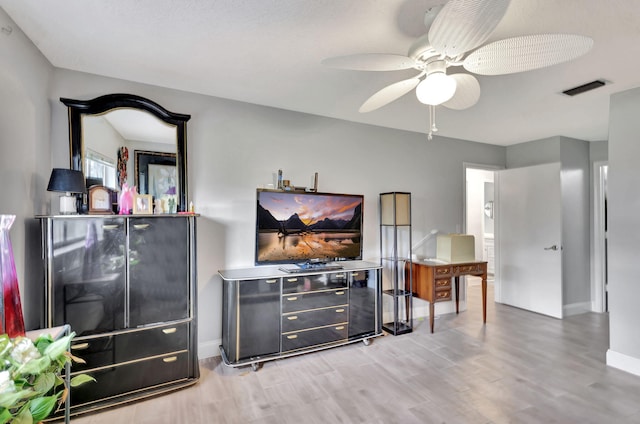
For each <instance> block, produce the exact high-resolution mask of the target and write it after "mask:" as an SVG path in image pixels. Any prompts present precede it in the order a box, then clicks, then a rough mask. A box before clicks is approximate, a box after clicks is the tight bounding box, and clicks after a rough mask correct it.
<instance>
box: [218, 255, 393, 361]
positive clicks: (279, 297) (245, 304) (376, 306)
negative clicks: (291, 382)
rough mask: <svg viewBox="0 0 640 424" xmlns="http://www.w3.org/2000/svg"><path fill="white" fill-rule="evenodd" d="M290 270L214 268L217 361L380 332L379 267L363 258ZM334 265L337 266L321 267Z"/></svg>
mask: <svg viewBox="0 0 640 424" xmlns="http://www.w3.org/2000/svg"><path fill="white" fill-rule="evenodd" d="M319 266H322V267H323V268H317V267H316V265H315V264H314V265H313V266H312V267H310V268H300V267H296V268H295V269H296V271H294V272H296V274H291V273H290V272H291V271H290V269H294V268H293V267H291V268H287V269H286V270H284V271H283V270H282V269H278V268H277V267H275V266H264V267H255V268H247V269H236V270H223V271H218V273H219V274H220V276H221V277H222V282H223V285H222V293H223V304H222V310H223V312H222V345H221V346H220V353H221V355H222V359H223V361H224V363H225V365H229V366H233V367H237V366H243V365H251V367H252V368H253V370H254V371H257V370H258V368H259V366H260V364H261V363H263V362H265V361H269V360H274V359H281V358H285V357H288V356H293V355H299V354H302V353H308V352H313V351H317V350H321V349H327V348H331V347H337V346H341V345H345V344H347V343H354V342H357V341H362V342H363V343H364V344H365V345H368V344H369V342H370V339H372V338H374V337H377V336H380V335H382V320H381V316H382V308H381V305H382V303H381V296H382V292H381V285H380V269H381V267H380V265H379V264H375V263H370V262H364V261H344V262H343V263H341V264H339V265H334V264H323V265H319ZM332 266H339V267H340V269H339V270H335V269H334V270H331V269H330V270H327V268H326V267H332Z"/></svg>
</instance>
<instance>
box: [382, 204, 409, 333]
mask: <svg viewBox="0 0 640 424" xmlns="http://www.w3.org/2000/svg"><path fill="white" fill-rule="evenodd" d="M411 244H412V243H411V193H406V192H389V193H381V194H380V258H381V265H382V293H383V298H382V308H383V312H382V314H383V324H382V329H383V330H385V331H386V332H388V333H391V334H393V335H394V336H397V335H400V334H405V333H410V332H411V331H413V295H412V293H413V275H412V267H411Z"/></svg>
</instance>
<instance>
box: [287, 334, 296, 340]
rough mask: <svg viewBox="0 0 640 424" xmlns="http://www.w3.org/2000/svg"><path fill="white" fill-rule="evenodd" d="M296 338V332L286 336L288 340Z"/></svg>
mask: <svg viewBox="0 0 640 424" xmlns="http://www.w3.org/2000/svg"><path fill="white" fill-rule="evenodd" d="M297 338H298V335H297V334H290V335H288V336H287V339H289V340H293V339H297Z"/></svg>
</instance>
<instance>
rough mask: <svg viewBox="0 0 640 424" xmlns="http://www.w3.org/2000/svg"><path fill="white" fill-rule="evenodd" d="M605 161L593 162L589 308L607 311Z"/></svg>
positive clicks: (606, 169) (606, 171)
mask: <svg viewBox="0 0 640 424" xmlns="http://www.w3.org/2000/svg"><path fill="white" fill-rule="evenodd" d="M607 173H608V164H607V162H594V164H593V231H592V233H593V240H592V243H591V245H592V246H593V251H592V257H593V261H592V272H591V275H592V281H591V298H592V299H593V303H592V306H591V310H593V311H594V312H609V299H608V291H607V289H608V287H607V283H608V280H607V259H608V255H607V253H608V252H607Z"/></svg>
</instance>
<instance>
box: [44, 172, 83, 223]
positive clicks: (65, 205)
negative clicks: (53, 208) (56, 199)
mask: <svg viewBox="0 0 640 424" xmlns="http://www.w3.org/2000/svg"><path fill="white" fill-rule="evenodd" d="M85 190H86V188H85V185H84V174H83V173H82V171H75V170H73V169H64V168H53V170H52V171H51V178H49V185H48V186H47V191H58V192H62V193H65V195H64V196H60V214H62V215H68V214H75V213H78V212H77V209H76V197H75V196H72V195H71V193H84V192H85Z"/></svg>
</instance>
